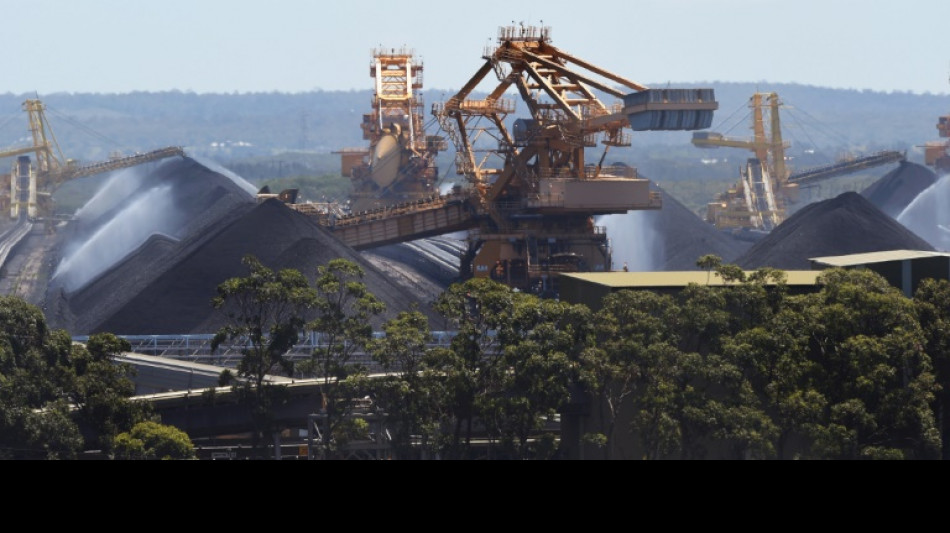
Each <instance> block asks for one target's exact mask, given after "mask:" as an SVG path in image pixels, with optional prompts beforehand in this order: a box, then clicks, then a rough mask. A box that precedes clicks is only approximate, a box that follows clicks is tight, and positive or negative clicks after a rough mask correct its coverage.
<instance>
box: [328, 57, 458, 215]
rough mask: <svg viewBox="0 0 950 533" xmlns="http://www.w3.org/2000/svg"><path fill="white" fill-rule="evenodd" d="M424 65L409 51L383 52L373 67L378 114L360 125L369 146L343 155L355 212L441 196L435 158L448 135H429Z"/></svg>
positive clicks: (344, 169)
mask: <svg viewBox="0 0 950 533" xmlns="http://www.w3.org/2000/svg"><path fill="white" fill-rule="evenodd" d="M422 73H423V64H422V62H421V61H420V60H418V59H417V58H416V57H415V54H414V53H413V52H412V51H411V50H409V49H406V48H401V49H396V48H377V49H375V50H374V51H373V60H372V62H371V63H370V76H371V77H373V78H374V79H375V80H376V82H375V86H376V88H375V94H374V97H373V104H372V109H373V111H372V113H369V114H366V115H363V122H362V124H361V125H360V126H361V128H362V130H363V139H364V140H368V141H370V144H369V148H347V149H343V150H341V151H339V152H336V153H338V154H340V155H341V163H342V168H343V175H344V176H349V177H350V179H351V180H352V184H353V192H352V193H351V194H350V207H349V208H350V209H351V210H353V211H357V212H359V211H366V210H368V209H373V208H378V207H383V206H387V205H393V204H400V203H404V202H412V201H416V200H419V199H424V198H428V197H431V196H433V195H437V194H438V191H437V190H436V186H437V183H436V181H437V178H438V168H437V167H436V165H435V158H436V156H437V155H438V153H439V152H441V151H444V150H446V149H447V148H448V143H447V142H446V140H445V139H444V138H443V137H438V136H435V135H426V132H425V125H424V119H423V116H424V111H423V109H424V104H423V99H422V95H421V94H420V93H419V91H420V89H422Z"/></svg>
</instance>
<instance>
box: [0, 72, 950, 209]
mask: <svg viewBox="0 0 950 533" xmlns="http://www.w3.org/2000/svg"><path fill="white" fill-rule="evenodd" d="M650 86H651V87H656V88H662V87H665V86H666V84H653V85H650ZM669 86H671V87H686V88H689V87H711V88H713V89H715V91H716V97H717V100H718V102H719V110H718V111H716V114H715V118H714V120H713V127H712V128H711V129H712V130H714V131H719V132H720V133H723V134H725V135H727V136H730V137H737V138H751V136H752V131H751V129H750V126H751V119H750V118H749V117H750V115H749V114H750V110H749V108H748V102H749V99H750V98H751V96H752V94H753V93H755V92H776V93H778V94H779V96H780V97H781V99H782V101H783V104H784V106H783V108H782V129H783V135H784V137H785V139H786V140H788V141H789V142H791V144H792V147H791V149H790V150H789V152H788V155H789V157H790V158H791V164H792V166H793V167H795V168H809V167H813V166H820V165H824V164H829V163H832V162H834V160H835V158H837V157H839V156H841V155H842V154H846V153H850V154H857V155H860V154H863V153H869V152H874V151H878V150H883V149H889V150H901V151H905V152H907V154H908V158H909V159H911V160H913V161H918V162H919V161H920V160H922V150H921V148H920V146H921V145H923V144H924V143H926V142H927V141H934V140H939V137H938V136H937V129H936V123H937V118H938V117H939V116H940V115H945V114H947V113H950V96H948V95H931V94H924V95H919V94H911V93H882V92H873V91H856V90H840V89H828V88H821V87H813V86H805V85H796V84H766V83H757V84H756V83H720V82H705V83H692V84H682V83H677V84H669ZM449 96H451V94H446V92H444V91H439V90H431V89H430V90H426V91H425V93H424V95H423V98H424V100H425V109H426V110H428V109H429V107H430V106H431V104H433V103H436V102H439V101H443V100H445V99H447V98H448V97H449ZM29 98H39V99H40V100H42V101H43V102H44V103H45V104H46V106H47V111H46V116H47V119H48V120H49V122H50V125H51V128H52V130H53V134H54V135H55V138H56V141H57V142H58V145H59V147H60V149H61V151H62V153H63V154H64V156H65V157H67V158H72V159H77V160H79V161H82V162H97V161H103V160H106V159H107V158H108V157H109V156H110V155H111V154H113V153H116V152H118V153H122V154H130V153H135V152H145V151H149V150H154V149H157V148H162V147H166V146H182V147H184V148H185V149H186V151H188V152H189V154H191V155H194V156H199V157H207V158H211V159H213V160H215V161H217V162H219V163H221V164H222V165H225V166H227V167H228V168H231V169H232V170H235V171H236V172H237V173H239V174H241V175H242V176H244V177H246V178H248V179H250V180H252V181H255V182H261V181H266V180H268V179H273V180H279V179H290V178H297V177H300V176H304V175H310V176H322V175H326V174H333V173H336V174H339V172H340V164H339V158H338V156H336V155H334V154H333V152H334V151H337V150H340V149H342V148H348V147H355V146H366V143H367V141H365V140H364V139H363V138H362V130H361V129H360V123H361V122H362V119H363V115H364V114H366V113H369V112H370V111H371V103H372V98H373V93H372V90H371V89H367V90H362V91H356V90H354V91H314V92H305V93H278V92H271V93H231V94H197V93H191V92H180V91H170V92H134V93H128V94H79V93H56V94H47V95H24V94H20V95H16V94H10V93H7V94H0V152H2V151H3V150H7V149H10V148H14V147H22V146H29V145H30V144H31V141H30V132H29V124H28V121H27V116H26V113H25V112H24V111H23V110H22V108H21V106H22V103H23V102H24V101H25V100H27V99H29ZM513 99H514V100H515V101H516V102H519V103H520V98H518V97H517V95H513ZM605 103H608V104H609V103H613V102H611V101H607V100H605ZM519 108H521V109H523V106H520V105H519ZM522 116H524V112H523V111H522V110H519V111H517V112H516V113H515V115H514V116H512V117H509V119H513V118H517V117H522ZM427 132H428V133H429V134H438V125H437V123H436V122H435V120H434V119H432V118H430V119H429V121H428V123H427ZM691 135H692V132H650V131H647V132H634V135H633V145H632V146H631V147H627V148H611V149H610V152H609V153H608V155H607V159H606V162H607V163H624V164H627V165H630V166H636V167H637V168H638V169H639V170H640V172H641V175H643V176H645V177H648V178H650V179H653V180H654V181H657V182H659V183H661V184H663V186H664V188H665V189H666V190H668V191H670V190H676V189H677V188H679V189H680V190H684V191H686V190H693V191H696V192H695V193H694V194H696V195H697V199H696V200H695V201H690V200H689V199H684V198H681V200H684V203H686V204H687V205H690V206H691V207H694V206H699V205H702V203H704V201H703V200H702V198H704V195H705V194H706V192H707V191H706V189H709V188H710V187H716V186H718V184H720V183H724V182H727V181H729V180H732V179H734V178H735V176H736V175H737V168H738V166H739V164H740V163H741V161H743V160H744V159H745V158H746V157H748V156H749V154H748V153H745V152H744V151H743V150H738V149H723V148H720V149H715V150H704V149H699V148H696V147H694V146H692V145H691V143H690V139H691ZM602 151H603V147H600V148H597V149H592V152H594V153H592V154H591V156H590V157H589V160H592V161H596V160H598V159H599V158H600V156H601V155H602ZM452 155H453V154H452V153H446V154H443V155H442V157H440V159H439V164H440V167H441V168H440V172H441V173H442V174H444V175H445V176H446V178H447V179H449V180H451V179H456V178H457V177H456V176H455V173H454V172H453V171H452V169H451V168H450V167H451V166H452V161H453V157H452ZM8 165H9V162H7V161H3V160H0V167H3V168H5V167H7V166H8ZM0 172H5V171H2V170H0ZM676 182H685V183H680V184H679V185H675V183H676ZM713 184H714V185H713ZM690 194H692V193H690Z"/></svg>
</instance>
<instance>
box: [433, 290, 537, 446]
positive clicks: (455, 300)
mask: <svg viewBox="0 0 950 533" xmlns="http://www.w3.org/2000/svg"><path fill="white" fill-rule="evenodd" d="M528 296H529V295H527V294H525V293H521V292H515V291H513V290H512V289H511V288H510V287H508V286H506V285H503V284H500V283H498V282H496V281H492V280H490V279H485V278H472V279H469V280H467V281H465V282H463V283H457V284H454V285H452V286H450V287H449V288H448V289H447V290H445V291H444V292H443V293H442V294H440V295H439V298H438V299H437V301H436V303H435V307H436V310H438V311H439V313H440V314H441V315H442V316H443V317H445V319H446V320H447V321H448V323H449V324H450V327H451V328H453V329H454V330H455V331H456V335H455V336H454V337H453V338H452V340H451V344H450V349H449V350H446V351H444V352H442V353H441V358H440V359H439V360H438V361H436V362H435V364H436V365H437V369H438V371H439V372H440V373H441V374H442V376H443V379H444V383H445V387H446V392H447V393H448V395H449V398H448V405H449V411H448V412H447V413H446V415H447V416H448V420H447V421H446V422H448V423H450V424H452V426H453V429H452V430H451V432H450V434H449V436H448V442H447V445H446V448H445V453H446V454H447V455H448V456H450V457H454V458H462V459H465V458H469V457H470V452H471V444H472V438H473V435H474V430H475V424H476V423H480V424H483V423H484V422H485V421H484V420H482V419H480V416H479V415H480V412H479V410H480V409H482V408H484V407H486V402H490V401H491V399H490V394H492V393H493V392H491V393H490V392H489V391H496V390H498V388H499V386H500V385H499V383H500V380H501V379H502V378H503V375H502V374H503V373H504V372H505V367H504V361H503V356H504V350H503V344H502V341H501V336H500V335H499V332H502V331H503V330H504V329H505V328H508V327H510V316H511V315H510V313H511V309H512V308H513V306H514V302H515V301H516V300H520V299H524V298H527V297H528ZM502 336H503V335H502Z"/></svg>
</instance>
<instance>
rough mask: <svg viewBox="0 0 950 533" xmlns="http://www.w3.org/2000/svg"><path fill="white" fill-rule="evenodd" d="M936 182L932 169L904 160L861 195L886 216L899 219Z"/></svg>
mask: <svg viewBox="0 0 950 533" xmlns="http://www.w3.org/2000/svg"><path fill="white" fill-rule="evenodd" d="M936 181H937V175H936V174H935V173H934V172H933V170H931V169H930V168H928V167H925V166H923V165H919V164H917V163H912V162H910V161H906V160H904V161H901V163H900V165H899V166H898V167H897V168H896V169H894V170H892V171H890V172H888V173H887V174H885V175H884V177H882V178H881V179H879V180H877V181H876V182H874V183H873V184H872V185H871V186H870V187H868V188H866V189H864V190H863V191H861V195H862V196H864V197H865V198H867V199H868V200H870V202H871V203H872V204H874V205H875V206H877V208H878V209H880V210H881V211H883V212H884V213H885V214H886V215H888V216H890V217H892V218H897V217H898V215H900V214H901V213H902V212H903V211H904V209H906V208H907V206H908V205H910V203H911V202H913V201H914V199H915V198H917V196H918V195H920V193H922V192H924V191H925V190H927V189H928V188H930V187H931V186H932V185H933V184H934V183H936Z"/></svg>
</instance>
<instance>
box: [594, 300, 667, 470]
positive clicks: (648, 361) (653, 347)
mask: <svg viewBox="0 0 950 533" xmlns="http://www.w3.org/2000/svg"><path fill="white" fill-rule="evenodd" d="M680 316H681V312H680V310H679V308H678V307H677V305H676V303H675V301H674V300H673V298H672V297H670V296H668V295H662V294H657V293H654V292H652V291H632V290H622V291H618V292H614V293H611V294H609V295H608V296H607V297H606V298H604V302H603V307H602V308H601V310H600V311H598V312H597V313H596V314H595V315H594V317H593V338H592V342H591V344H590V345H589V346H588V347H587V348H586V349H585V350H584V352H583V355H582V357H581V358H580V368H579V369H580V374H581V381H582V383H584V384H585V386H586V388H587V390H588V391H589V392H590V394H591V395H592V398H593V402H594V405H593V407H594V412H596V413H597V414H598V416H597V419H598V420H599V421H600V427H601V431H598V432H592V433H590V434H587V435H585V436H584V438H585V440H587V441H588V442H597V443H599V444H600V445H601V446H602V447H603V452H604V457H603V458H604V459H613V458H614V453H615V442H616V440H617V431H618V428H617V421H618V420H619V419H621V413H622V412H623V411H624V410H625V409H627V408H628V407H629V409H630V412H631V413H633V414H631V415H629V416H628V417H627V418H631V417H632V418H633V419H635V420H637V421H638V423H639V425H640V427H639V429H645V428H646V425H647V420H649V419H653V420H654V421H656V422H657V423H656V425H652V426H650V430H649V433H650V434H649V435H646V436H645V437H644V438H645V439H646V442H645V443H644V445H645V446H646V447H647V448H649V449H650V450H651V452H650V453H649V454H648V455H650V456H655V455H657V454H659V453H661V452H663V451H666V450H667V449H668V448H669V446H670V441H678V438H679V437H678V436H676V433H677V432H678V431H679V430H678V428H676V427H674V426H675V424H673V423H665V422H664V420H670V419H672V418H675V415H673V414H671V411H672V410H674V409H675V408H676V406H675V398H673V397H671V396H667V395H663V394H660V393H659V391H660V390H661V389H666V390H669V389H670V388H672V387H673V386H674V385H673V384H671V383H670V382H669V380H670V379H673V378H675V376H671V375H670V372H663V371H661V367H662V366H664V365H666V361H665V360H657V359H655V358H654V357H653V355H654V354H655V353H657V351H659V350H661V348H659V347H660V346H666V347H673V348H674V349H675V347H676V345H677V343H678V337H677V333H676V330H677V324H678V323H679V321H680V320H681V318H680ZM650 387H652V388H653V389H654V390H653V391H651V392H646V389H648V388H650ZM637 395H640V396H641V399H642V398H647V397H649V398H650V399H649V400H647V401H645V402H644V403H638V402H636V401H635V400H634V399H635V397H636V396H637ZM631 400H633V401H631ZM628 404H631V405H629V406H628ZM643 411H650V414H647V413H646V412H643ZM636 424H637V423H635V425H636ZM657 432H662V435H660V434H658V433H657Z"/></svg>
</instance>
